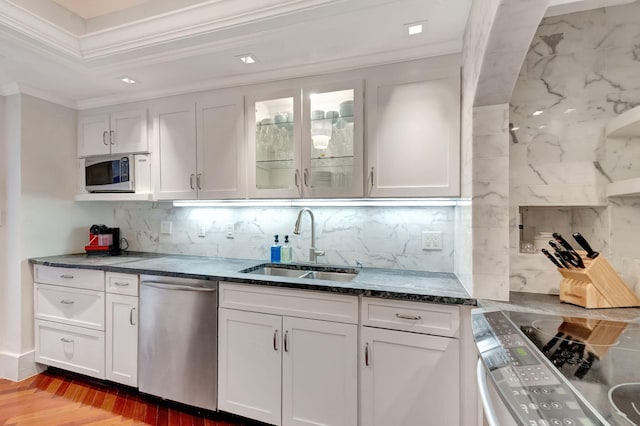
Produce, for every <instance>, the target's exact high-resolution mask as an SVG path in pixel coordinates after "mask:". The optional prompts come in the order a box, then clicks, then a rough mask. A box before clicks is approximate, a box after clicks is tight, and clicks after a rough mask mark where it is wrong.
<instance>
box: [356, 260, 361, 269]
mask: <svg viewBox="0 0 640 426" xmlns="http://www.w3.org/2000/svg"><path fill="white" fill-rule="evenodd" d="M355 261H356V268H358V269H362V262H360V261H359V260H358V259H355Z"/></svg>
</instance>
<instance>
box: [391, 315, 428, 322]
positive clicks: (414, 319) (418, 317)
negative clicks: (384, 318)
mask: <svg viewBox="0 0 640 426" xmlns="http://www.w3.org/2000/svg"><path fill="white" fill-rule="evenodd" d="M396 318H400V319H406V320H411V321H418V320H421V319H422V317H421V316H420V315H403V314H396Z"/></svg>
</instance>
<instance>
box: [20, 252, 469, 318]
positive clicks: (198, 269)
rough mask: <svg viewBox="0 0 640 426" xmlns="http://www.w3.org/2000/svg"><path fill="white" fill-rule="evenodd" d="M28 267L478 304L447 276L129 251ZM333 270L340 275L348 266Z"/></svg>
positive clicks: (52, 260)
mask: <svg viewBox="0 0 640 426" xmlns="http://www.w3.org/2000/svg"><path fill="white" fill-rule="evenodd" d="M30 262H31V263H34V264H41V265H47V266H58V267H66V268H82V269H99V270H103V271H110V272H121V273H130V274H149V275H165V276H176V277H186V278H197V279H208V280H216V281H218V280H224V281H229V282H238V283H248V284H255V285H267V286H275V287H286V288H299V289H307V290H317V291H330V292H335V293H343V294H354V295H363V296H371V297H384V298H392V299H403V300H414V301H421V302H433V303H446V304H458V305H471V306H475V305H476V304H477V303H476V302H477V301H476V299H474V298H472V297H471V296H470V295H469V293H468V292H467V290H466V289H465V288H464V287H463V286H462V284H461V283H460V281H458V279H457V278H456V276H455V275H454V274H451V273H443V272H425V271H411V270H398V269H380V268H362V269H360V271H359V273H358V275H357V276H356V277H355V278H354V279H353V280H351V281H348V282H342V281H330V280H317V279H307V278H288V277H276V276H266V275H257V274H247V273H243V272H240V271H242V270H245V269H249V268H253V267H255V266H257V265H261V264H265V263H268V262H266V261H260V260H249V259H232V258H220V257H203V256H187V255H175V254H159V253H140V252H127V253H124V254H123V255H120V256H112V257H109V256H104V257H103V256H87V255H86V254H84V253H82V254H67V255H60V256H49V257H38V258H33V259H30ZM321 266H329V265H321ZM333 268H335V269H337V270H340V269H341V268H344V266H343V267H341V266H334V267H333Z"/></svg>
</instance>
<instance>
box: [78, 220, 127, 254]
mask: <svg viewBox="0 0 640 426" xmlns="http://www.w3.org/2000/svg"><path fill="white" fill-rule="evenodd" d="M84 251H85V252H86V253H87V254H89V255H106V256H116V255H119V254H121V252H122V250H120V228H109V227H108V226H106V225H91V228H89V244H87V245H86V246H84Z"/></svg>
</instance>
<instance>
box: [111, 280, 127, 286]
mask: <svg viewBox="0 0 640 426" xmlns="http://www.w3.org/2000/svg"><path fill="white" fill-rule="evenodd" d="M113 285H115V286H117V287H129V283H123V282H121V281H116V282H114V283H113Z"/></svg>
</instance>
